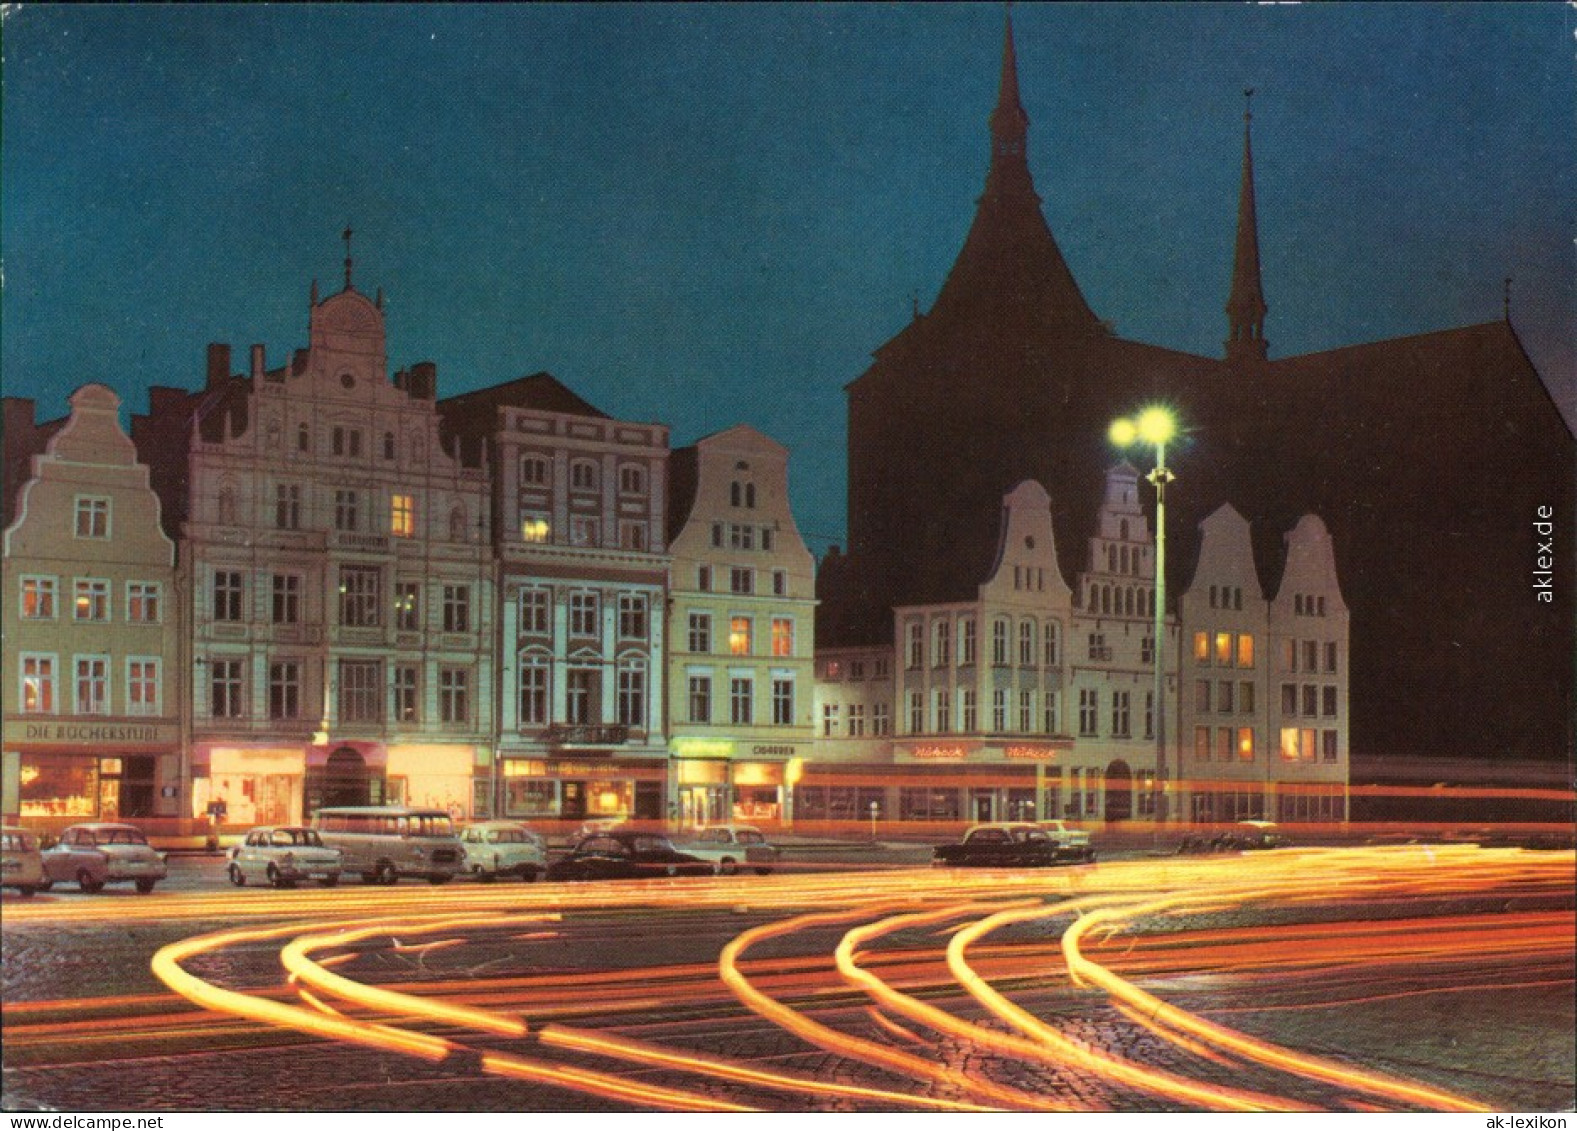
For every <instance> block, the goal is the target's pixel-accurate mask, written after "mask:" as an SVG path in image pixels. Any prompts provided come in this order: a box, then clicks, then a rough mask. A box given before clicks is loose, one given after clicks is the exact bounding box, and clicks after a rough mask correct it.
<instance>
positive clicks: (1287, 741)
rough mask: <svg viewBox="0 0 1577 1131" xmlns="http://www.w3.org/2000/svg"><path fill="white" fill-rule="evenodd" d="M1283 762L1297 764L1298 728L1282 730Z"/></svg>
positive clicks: (1283, 728)
mask: <svg viewBox="0 0 1577 1131" xmlns="http://www.w3.org/2000/svg"><path fill="white" fill-rule="evenodd" d="M1281 760H1282V761H1283V762H1296V761H1297V760H1298V728H1297V727H1282V728H1281Z"/></svg>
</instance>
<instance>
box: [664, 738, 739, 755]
mask: <svg viewBox="0 0 1577 1131" xmlns="http://www.w3.org/2000/svg"><path fill="white" fill-rule="evenodd" d="M670 749H672V751H673V753H674V756H675V757H677V758H729V757H732V756H733V753H734V743H733V741H732V740H731V739H727V738H676V739H674V740H673V743H672V745H671V747H670Z"/></svg>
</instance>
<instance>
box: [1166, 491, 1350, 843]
mask: <svg viewBox="0 0 1577 1131" xmlns="http://www.w3.org/2000/svg"><path fill="white" fill-rule="evenodd" d="M1285 545H1286V551H1285V556H1284V559H1283V560H1284V563H1285V564H1284V566H1283V569H1282V573H1281V578H1280V581H1279V584H1278V586H1277V590H1276V593H1275V596H1274V597H1273V598H1270V599H1267V598H1266V597H1265V595H1264V593H1263V591H1262V590H1261V588H1260V580H1259V571H1258V569H1257V568H1256V563H1255V558H1254V547H1253V543H1252V539H1251V536H1250V531H1249V524H1248V522H1247V520H1246V519H1244V518H1243V516H1242V515H1240V514H1239V513H1238V512H1237V511H1236V510H1234V509H1233V508H1232V507H1231V506H1226V505H1224V506H1221V507H1219V508H1217V510H1216V511H1214V512H1213V513H1212V514H1211V515H1210V516H1209V517H1208V518H1207V519H1205V521H1204V522H1202V523H1201V524H1200V550H1199V560H1198V564H1197V565H1196V567H1195V570H1194V576H1193V580H1192V581H1191V582H1190V584H1189V587H1188V589H1187V590H1186V591H1185V592H1184V593H1183V595H1182V597H1181V599H1180V602H1179V606H1180V608H1181V610H1182V616H1183V621H1184V624H1185V625H1186V626H1187V634H1186V649H1185V652H1184V656H1183V679H1182V711H1183V728H1182V734H1181V736H1180V738H1181V742H1180V743H1179V760H1180V771H1181V772H1180V774H1179V779H1180V780H1179V781H1178V783H1177V787H1176V788H1177V791H1178V793H1179V796H1180V800H1181V802H1182V804H1181V810H1180V811H1181V813H1182V814H1183V815H1185V816H1187V817H1189V818H1190V819H1192V820H1193V821H1194V822H1196V823H1200V824H1208V823H1221V822H1229V821H1239V820H1249V819H1258V820H1275V821H1283V822H1288V823H1300V824H1307V823H1328V824H1334V823H1340V822H1342V821H1345V820H1346V819H1347V785H1348V782H1349V775H1350V772H1351V765H1350V758H1349V749H1348V721H1347V720H1348V706H1347V704H1348V692H1347V687H1348V685H1347V675H1346V672H1347V668H1348V663H1349V654H1348V637H1349V626H1350V615H1349V613H1348V610H1347V605H1346V603H1345V601H1344V600H1343V599H1342V594H1341V588H1340V586H1339V584H1338V582H1337V578H1336V562H1335V551H1334V548H1333V547H1332V545H1331V539H1330V535H1329V533H1328V532H1327V531H1326V530H1325V525H1324V523H1322V522H1321V521H1320V520H1319V519H1318V518H1317V517H1316V516H1314V515H1305V516H1304V517H1303V518H1302V519H1301V520H1300V521H1299V522H1298V524H1297V526H1296V527H1294V528H1293V530H1292V531H1291V532H1290V533H1288V534H1287V535H1286V539H1285Z"/></svg>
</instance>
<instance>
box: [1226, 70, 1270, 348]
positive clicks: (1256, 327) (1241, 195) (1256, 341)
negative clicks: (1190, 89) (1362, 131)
mask: <svg viewBox="0 0 1577 1131" xmlns="http://www.w3.org/2000/svg"><path fill="white" fill-rule="evenodd" d="M1253 97H1254V88H1253V87H1249V88H1248V89H1247V90H1245V91H1244V92H1243V182H1242V185H1241V187H1240V188H1239V189H1238V234H1237V247H1236V249H1235V250H1234V253H1233V257H1232V291H1231V294H1229V295H1228V296H1227V307H1226V313H1227V343H1226V346H1227V353H1226V356H1227V360H1229V361H1263V360H1264V359H1265V356H1266V351H1267V345H1266V342H1265V314H1266V312H1267V311H1268V310H1269V307H1267V306H1266V305H1265V292H1264V289H1263V288H1262V287H1261V286H1260V278H1259V222H1258V221H1257V220H1256V219H1255V217H1254V149H1253V145H1252V143H1251V141H1250V137H1249V129H1250V125H1251V123H1252V122H1253V120H1254V113H1253V108H1252V105H1251V103H1250V100H1251V99H1252V98H1253Z"/></svg>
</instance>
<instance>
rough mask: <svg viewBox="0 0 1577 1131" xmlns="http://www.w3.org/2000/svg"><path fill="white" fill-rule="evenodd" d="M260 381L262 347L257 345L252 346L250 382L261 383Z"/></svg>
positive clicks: (261, 376)
mask: <svg viewBox="0 0 1577 1131" xmlns="http://www.w3.org/2000/svg"><path fill="white" fill-rule="evenodd" d="M262 379H263V347H262V346H259V345H254V346H253V347H252V380H254V381H261V380H262Z"/></svg>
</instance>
